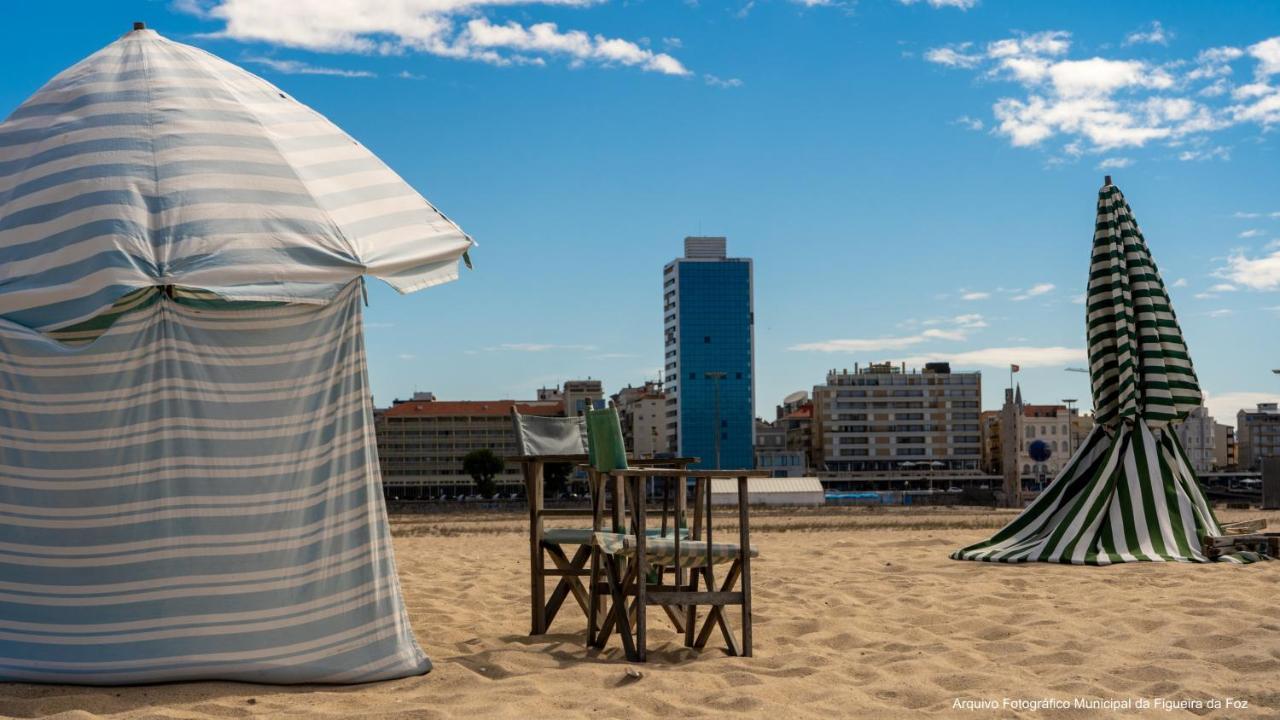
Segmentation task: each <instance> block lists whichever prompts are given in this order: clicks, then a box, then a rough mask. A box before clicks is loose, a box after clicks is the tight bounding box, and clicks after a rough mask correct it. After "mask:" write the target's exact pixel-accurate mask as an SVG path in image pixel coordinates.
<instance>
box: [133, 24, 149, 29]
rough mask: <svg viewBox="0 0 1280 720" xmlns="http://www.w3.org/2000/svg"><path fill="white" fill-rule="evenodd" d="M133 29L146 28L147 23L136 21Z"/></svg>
mask: <svg viewBox="0 0 1280 720" xmlns="http://www.w3.org/2000/svg"><path fill="white" fill-rule="evenodd" d="M133 29H134V30H146V29H147V24H146V23H144V22H135V23H134V24H133Z"/></svg>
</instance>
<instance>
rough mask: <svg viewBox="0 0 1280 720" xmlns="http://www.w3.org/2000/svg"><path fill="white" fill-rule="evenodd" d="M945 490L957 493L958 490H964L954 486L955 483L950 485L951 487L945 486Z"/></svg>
mask: <svg viewBox="0 0 1280 720" xmlns="http://www.w3.org/2000/svg"><path fill="white" fill-rule="evenodd" d="M947 492H949V493H958V492H964V491H963V490H961V489H960V488H958V487H956V486H955V485H952V486H951V487H949V488H947Z"/></svg>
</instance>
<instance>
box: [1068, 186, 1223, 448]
mask: <svg viewBox="0 0 1280 720" xmlns="http://www.w3.org/2000/svg"><path fill="white" fill-rule="evenodd" d="M1086 307H1087V308H1088V310H1087V312H1088V338H1089V373H1090V379H1091V380H1092V389H1093V408H1094V419H1095V421H1096V422H1098V423H1100V424H1102V425H1107V426H1109V427H1115V426H1116V425H1118V424H1119V422H1120V421H1121V420H1132V419H1133V418H1135V417H1136V416H1138V415H1141V416H1142V417H1143V419H1145V420H1146V423H1147V425H1148V426H1149V427H1151V428H1152V429H1153V430H1158V429H1160V428H1163V427H1165V426H1166V425H1168V424H1169V423H1170V422H1173V421H1177V420H1181V419H1183V418H1185V417H1186V415H1187V413H1189V412H1191V411H1192V410H1194V409H1195V408H1197V407H1199V406H1200V403H1201V399H1202V398H1201V394H1200V384H1199V383H1198V382H1197V380H1196V373H1195V369H1194V368H1192V367H1191V358H1190V357H1189V356H1188V355H1187V345H1186V343H1185V342H1184V341H1183V339H1182V329H1181V328H1179V327H1178V318H1177V317H1176V316H1175V315H1174V313H1173V305H1172V303H1170V302H1169V293H1168V292H1167V291H1166V290H1165V287H1164V282H1163V281H1161V279H1160V271H1159V270H1158V269H1157V268H1156V263H1155V260H1153V259H1152V258H1151V252H1150V251H1149V250H1147V241H1146V239H1145V238H1143V237H1142V231H1141V230H1139V229H1138V223H1137V222H1136V221H1135V220H1134V219H1133V212H1132V211H1131V210H1130V209H1129V203H1127V202H1125V199H1124V195H1123V194H1122V193H1121V192H1120V189H1119V188H1117V187H1116V186H1115V185H1107V186H1106V187H1104V188H1102V190H1101V192H1099V193H1098V220H1097V223H1096V224H1095V227H1094V234H1093V262H1092V264H1091V265H1090V267H1089V292H1088V294H1087V296H1086Z"/></svg>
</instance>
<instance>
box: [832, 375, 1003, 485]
mask: <svg viewBox="0 0 1280 720" xmlns="http://www.w3.org/2000/svg"><path fill="white" fill-rule="evenodd" d="M981 401H982V374H981V373H979V372H958V373H953V372H951V366H950V365H949V364H948V363H928V364H926V365H925V367H924V368H923V369H922V370H919V371H917V370H911V371H908V370H907V368H906V365H905V364H903V365H901V366H899V365H895V364H891V363H872V364H870V365H867V366H866V367H859V366H858V365H854V368H853V370H838V371H837V370H831V371H830V372H828V373H827V382H826V384H825V385H818V386H816V387H814V388H813V442H814V446H815V449H817V450H818V453H819V458H820V460H821V467H820V468H819V469H822V470H825V471H827V472H830V473H850V474H857V473H874V472H882V473H883V472H891V471H895V470H899V469H902V468H910V467H919V466H921V465H925V466H927V467H929V468H931V469H936V470H964V471H977V470H978V466H979V464H980V463H981V461H982V434H981V426H980V424H979V415H980V412H981V411H980V406H981Z"/></svg>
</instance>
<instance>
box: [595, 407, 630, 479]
mask: <svg viewBox="0 0 1280 720" xmlns="http://www.w3.org/2000/svg"><path fill="white" fill-rule="evenodd" d="M587 455H588V458H589V461H590V463H591V467H592V468H593V469H594V470H595V471H596V472H610V471H612V470H624V469H626V467H627V446H626V443H625V442H623V439H622V423H621V422H620V421H619V420H618V409H617V408H612V407H611V408H605V409H604V410H588V411H587Z"/></svg>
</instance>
